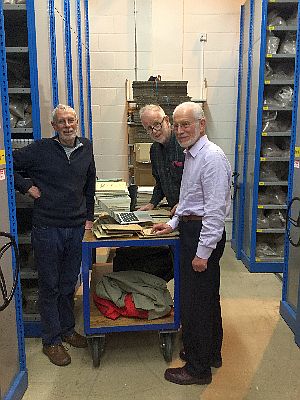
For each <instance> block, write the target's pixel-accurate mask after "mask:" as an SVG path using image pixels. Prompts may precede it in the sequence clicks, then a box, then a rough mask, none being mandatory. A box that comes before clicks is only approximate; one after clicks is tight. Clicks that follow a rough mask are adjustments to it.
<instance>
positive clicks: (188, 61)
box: [89, 0, 243, 179]
mask: <svg viewBox="0 0 300 400" xmlns="http://www.w3.org/2000/svg"><path fill="white" fill-rule="evenodd" d="M242 2H243V0H226V1H224V0H213V1H206V0H197V1H195V0H163V1H161V0H136V2H135V3H134V0H110V1H107V0H89V14H90V51H91V82H92V111H93V135H94V147H95V157H96V165H97V173H98V176H99V177H101V178H112V177H119V178H123V179H127V171H128V170H127V145H126V140H127V136H126V135H127V134H126V102H125V80H126V79H130V80H131V81H133V80H135V79H137V80H147V79H148V78H149V76H150V75H154V76H156V75H158V74H159V75H161V76H162V79H163V80H187V81H188V94H189V95H190V96H192V97H193V98H194V99H199V98H200V96H201V94H200V85H201V76H200V75H201V74H200V69H201V67H202V57H201V44H200V34H201V33H205V34H207V42H206V43H205V45H204V51H205V55H204V76H205V77H206V79H207V84H208V91H207V104H206V106H205V112H206V117H207V125H208V126H207V133H208V136H209V138H210V139H211V140H212V141H214V142H215V143H217V144H218V145H220V146H221V147H222V148H223V150H224V151H225V153H226V155H227V156H228V158H229V160H230V162H231V165H232V166H233V164H234V145H235V120H236V99H237V76H238V48H239V19H240V6H241V4H242ZM134 4H135V5H136V14H134ZM135 25H136V42H135ZM135 49H136V57H135Z"/></svg>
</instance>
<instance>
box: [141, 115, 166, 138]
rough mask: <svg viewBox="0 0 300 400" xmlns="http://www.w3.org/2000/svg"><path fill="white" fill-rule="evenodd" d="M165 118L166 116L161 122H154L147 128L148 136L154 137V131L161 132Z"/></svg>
mask: <svg viewBox="0 0 300 400" xmlns="http://www.w3.org/2000/svg"><path fill="white" fill-rule="evenodd" d="M165 118H166V115H164V117H163V119H162V120H161V122H154V124H153V125H149V126H147V128H145V131H146V132H147V133H148V135H152V133H153V131H159V130H160V129H161V128H162V125H163V122H164V120H165Z"/></svg>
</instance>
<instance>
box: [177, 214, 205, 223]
mask: <svg viewBox="0 0 300 400" xmlns="http://www.w3.org/2000/svg"><path fill="white" fill-rule="evenodd" d="M201 220H202V217H201V216H200V215H182V216H181V217H179V221H183V222H188V221H201Z"/></svg>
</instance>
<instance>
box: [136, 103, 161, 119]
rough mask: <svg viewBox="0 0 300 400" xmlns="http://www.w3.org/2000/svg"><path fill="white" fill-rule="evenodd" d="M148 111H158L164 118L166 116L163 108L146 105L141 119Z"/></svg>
mask: <svg viewBox="0 0 300 400" xmlns="http://www.w3.org/2000/svg"><path fill="white" fill-rule="evenodd" d="M148 111H150V112H151V111H153V112H155V111H158V112H159V113H161V116H162V117H163V116H165V115H166V114H165V112H164V110H163V109H162V108H161V106H159V105H157V104H146V105H145V106H144V107H142V108H141V109H140V118H142V116H143V115H144V114H145V113H146V112H148Z"/></svg>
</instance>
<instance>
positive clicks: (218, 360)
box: [179, 349, 222, 368]
mask: <svg viewBox="0 0 300 400" xmlns="http://www.w3.org/2000/svg"><path fill="white" fill-rule="evenodd" d="M179 357H180V358H181V360H182V361H187V359H186V355H185V351H184V349H181V350H180V352H179ZM210 366H211V367H213V368H221V367H222V358H216V359H214V360H212V361H211V362H210Z"/></svg>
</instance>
